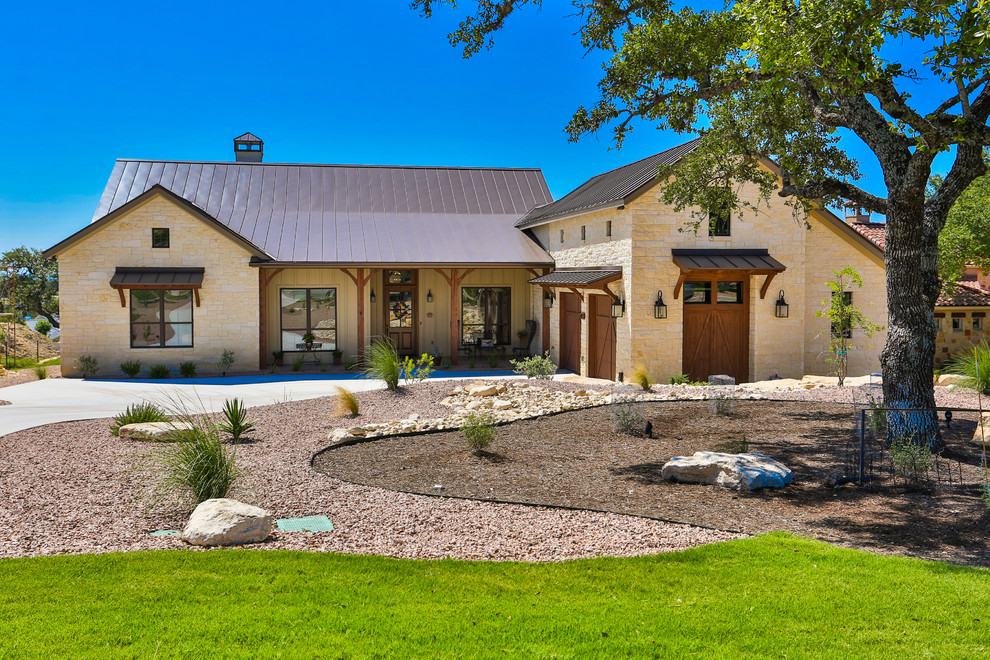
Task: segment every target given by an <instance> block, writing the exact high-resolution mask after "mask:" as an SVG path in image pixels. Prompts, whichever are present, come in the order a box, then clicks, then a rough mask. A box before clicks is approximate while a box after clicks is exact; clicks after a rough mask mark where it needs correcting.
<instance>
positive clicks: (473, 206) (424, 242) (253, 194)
mask: <svg viewBox="0 0 990 660" xmlns="http://www.w3.org/2000/svg"><path fill="white" fill-rule="evenodd" d="M155 186H161V187H162V188H164V189H166V190H168V191H170V192H172V193H174V194H175V195H177V196H179V197H181V198H183V199H184V200H186V201H187V202H189V203H190V204H192V205H194V206H196V207H198V208H199V209H201V210H202V211H203V212H204V213H205V214H207V215H209V216H210V217H212V218H215V219H216V221H217V222H219V223H220V224H221V225H223V226H224V227H226V228H228V229H229V230H231V231H233V232H234V233H236V234H237V235H239V236H241V237H242V238H243V239H244V240H245V241H247V242H249V243H251V244H253V245H256V246H258V248H260V249H261V250H263V251H264V252H265V253H266V254H267V255H270V257H271V259H272V263H313V264H347V265H367V266H370V265H379V266H387V265H396V266H397V265H415V264H422V265H426V264H471V265H485V264H491V265H493V266H494V265H504V266H510V265H552V263H553V260H552V258H551V257H550V255H549V254H547V252H546V251H544V250H543V248H541V247H540V246H539V245H538V244H537V243H536V242H535V241H533V240H532V239H531V238H529V237H528V236H527V235H525V234H524V233H523V232H522V231H520V230H518V229H516V228H515V227H514V224H515V222H516V220H518V219H519V217H520V216H522V215H523V214H525V213H526V212H527V211H528V210H529V209H531V208H533V206H535V205H538V204H546V203H547V202H548V201H550V200H552V199H553V198H552V197H551V195H550V190H549V189H548V188H547V185H546V181H545V180H544V179H543V173H542V172H541V171H540V170H539V169H510V168H467V167H465V168H459V167H387V166H370V165H292V164H279V163H230V162H221V163H212V162H186V161H182V162H176V161H147V160H118V161H117V163H116V165H115V166H114V168H113V172H112V173H111V175H110V180H109V181H108V182H107V186H106V189H105V190H104V192H103V197H102V199H101V200H100V205H99V208H98V209H97V211H96V215H95V216H94V221H98V220H99V219H101V218H103V217H105V216H107V215H108V214H111V213H113V212H114V211H115V210H116V209H119V208H120V207H121V206H123V205H125V204H127V203H128V202H130V201H132V200H134V199H135V198H137V197H139V196H141V195H142V194H143V193H145V192H146V191H148V190H149V189H151V188H152V187H155Z"/></svg>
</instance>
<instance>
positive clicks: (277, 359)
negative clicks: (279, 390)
mask: <svg viewBox="0 0 990 660" xmlns="http://www.w3.org/2000/svg"><path fill="white" fill-rule="evenodd" d="M284 357H285V351H272V361H273V362H274V363H275V366H276V367H281V366H282V359H283V358H284Z"/></svg>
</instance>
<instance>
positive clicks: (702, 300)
mask: <svg viewBox="0 0 990 660" xmlns="http://www.w3.org/2000/svg"><path fill="white" fill-rule="evenodd" d="M711 301H712V283H711V282H685V283H684V304H685V305H707V304H709V303H711Z"/></svg>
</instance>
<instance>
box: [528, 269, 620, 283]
mask: <svg viewBox="0 0 990 660" xmlns="http://www.w3.org/2000/svg"><path fill="white" fill-rule="evenodd" d="M621 274H622V268H620V267H616V268H600V269H580V268H577V269H574V270H555V271H553V272H552V273H548V274H547V275H541V276H540V277H534V278H533V279H531V280H529V283H530V284H552V285H556V286H587V285H589V284H594V283H596V282H600V281H601V280H605V279H608V278H611V277H615V276H616V275H621Z"/></svg>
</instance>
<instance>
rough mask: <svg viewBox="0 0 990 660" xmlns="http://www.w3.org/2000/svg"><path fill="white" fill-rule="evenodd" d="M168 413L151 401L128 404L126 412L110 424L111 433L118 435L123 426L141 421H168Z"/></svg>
mask: <svg viewBox="0 0 990 660" xmlns="http://www.w3.org/2000/svg"><path fill="white" fill-rule="evenodd" d="M167 421H168V415H167V414H166V413H165V411H164V410H162V408H161V407H160V406H157V405H155V404H154V403H151V402H150V401H142V402H141V403H135V404H134V405H131V406H127V408H126V409H125V410H124V412H122V413H120V414H119V415H117V416H116V417H114V418H113V424H111V425H110V433H112V434H114V435H117V434H118V433H119V432H120V427H121V426H126V425H128V424H138V423H140V422H167Z"/></svg>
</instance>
